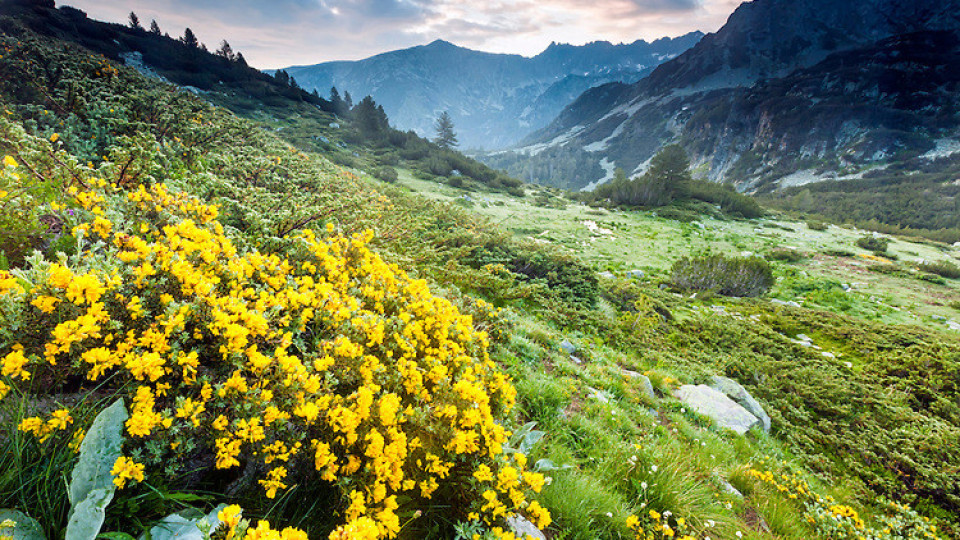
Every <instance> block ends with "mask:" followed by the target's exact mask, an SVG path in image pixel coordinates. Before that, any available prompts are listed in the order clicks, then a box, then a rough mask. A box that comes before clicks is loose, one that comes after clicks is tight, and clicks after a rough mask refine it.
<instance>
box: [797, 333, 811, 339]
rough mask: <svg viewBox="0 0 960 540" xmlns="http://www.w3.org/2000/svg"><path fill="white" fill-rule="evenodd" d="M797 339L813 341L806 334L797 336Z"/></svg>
mask: <svg viewBox="0 0 960 540" xmlns="http://www.w3.org/2000/svg"><path fill="white" fill-rule="evenodd" d="M797 339H799V340H800V341H813V340H812V339H810V336H808V335H806V334H797Z"/></svg>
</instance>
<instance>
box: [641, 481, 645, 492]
mask: <svg viewBox="0 0 960 540" xmlns="http://www.w3.org/2000/svg"><path fill="white" fill-rule="evenodd" d="M640 489H642V490H644V491H646V489H647V483H646V482H640Z"/></svg>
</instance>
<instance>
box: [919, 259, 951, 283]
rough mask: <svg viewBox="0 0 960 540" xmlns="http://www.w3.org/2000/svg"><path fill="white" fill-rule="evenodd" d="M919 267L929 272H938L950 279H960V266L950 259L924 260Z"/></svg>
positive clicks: (937, 273)
mask: <svg viewBox="0 0 960 540" xmlns="http://www.w3.org/2000/svg"><path fill="white" fill-rule="evenodd" d="M919 268H920V270H922V271H924V272H927V273H929V274H936V275H938V276H941V277H945V278H949V279H960V266H957V265H955V264H953V263H952V262H950V261H924V262H922V263H920V265H919Z"/></svg>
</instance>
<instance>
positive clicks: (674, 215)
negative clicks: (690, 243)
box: [657, 206, 700, 223]
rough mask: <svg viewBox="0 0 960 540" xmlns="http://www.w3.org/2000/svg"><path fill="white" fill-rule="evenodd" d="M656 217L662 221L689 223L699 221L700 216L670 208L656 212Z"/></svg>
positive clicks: (674, 207)
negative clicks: (672, 220) (671, 220)
mask: <svg viewBox="0 0 960 540" xmlns="http://www.w3.org/2000/svg"><path fill="white" fill-rule="evenodd" d="M657 217H662V218H663V219H674V220H677V221H681V222H683V223H691V222H694V221H696V220H698V219H700V215H699V214H697V213H696V212H693V211H691V210H687V209H684V208H677V207H676V206H670V207H667V208H661V209H659V210H657Z"/></svg>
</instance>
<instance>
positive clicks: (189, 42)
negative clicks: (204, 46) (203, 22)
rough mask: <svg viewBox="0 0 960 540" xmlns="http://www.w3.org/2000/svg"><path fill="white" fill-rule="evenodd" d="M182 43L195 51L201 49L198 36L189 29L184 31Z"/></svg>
mask: <svg viewBox="0 0 960 540" xmlns="http://www.w3.org/2000/svg"><path fill="white" fill-rule="evenodd" d="M180 42H181V43H183V44H184V45H186V46H187V47H191V48H194V49H196V48H198V47H200V41H199V40H198V39H197V36H196V34H194V33H193V30H191V29H189V28H187V29H186V30H184V31H183V37H182V38H180Z"/></svg>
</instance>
